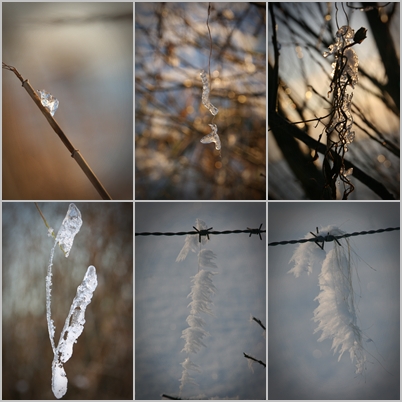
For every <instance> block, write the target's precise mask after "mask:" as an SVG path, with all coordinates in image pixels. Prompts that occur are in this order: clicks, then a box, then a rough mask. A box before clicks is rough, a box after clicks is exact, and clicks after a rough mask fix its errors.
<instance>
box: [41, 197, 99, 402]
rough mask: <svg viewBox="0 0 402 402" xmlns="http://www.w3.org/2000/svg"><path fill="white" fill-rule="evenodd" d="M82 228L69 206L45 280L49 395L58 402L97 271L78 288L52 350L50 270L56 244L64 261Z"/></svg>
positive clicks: (77, 213) (88, 274)
mask: <svg viewBox="0 0 402 402" xmlns="http://www.w3.org/2000/svg"><path fill="white" fill-rule="evenodd" d="M81 225H82V219H81V212H80V211H79V209H78V208H77V207H76V206H75V205H74V204H70V206H69V208H68V211H67V215H66V217H65V218H64V220H63V223H62V225H61V227H60V229H59V231H58V233H57V236H56V240H55V242H54V245H53V247H52V249H51V251H50V261H49V265H48V271H47V276H46V319H47V325H48V331H49V338H50V343H51V345H52V350H53V355H54V357H53V362H52V391H53V394H54V395H55V397H56V398H57V399H60V398H62V397H63V395H65V393H66V392H67V383H68V380H67V375H66V372H65V371H64V367H63V364H64V363H65V362H66V361H68V360H69V359H70V357H71V356H72V354H73V345H74V343H76V342H77V339H78V337H79V336H80V335H81V334H82V331H83V330H84V324H85V310H86V308H87V306H88V304H89V303H90V302H91V299H92V295H93V293H94V291H95V289H96V287H97V285H98V280H97V276H96V269H95V267H94V266H93V265H91V266H89V267H88V269H87V272H86V274H85V276H84V279H83V281H82V283H81V285H79V286H78V288H77V294H76V296H75V298H74V300H73V303H72V304H71V307H70V312H69V314H68V316H67V319H66V322H65V324H64V327H63V330H62V331H61V334H60V340H59V343H58V345H57V347H55V343H54V334H55V326H54V323H53V320H52V318H51V288H52V266H53V258H54V250H55V248H56V245H57V244H60V246H63V248H64V250H65V255H66V257H67V256H68V255H69V253H70V250H71V247H72V245H73V241H74V237H75V235H76V234H77V233H78V232H79V230H80V228H81Z"/></svg>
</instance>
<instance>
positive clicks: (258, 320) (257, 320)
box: [253, 317, 266, 331]
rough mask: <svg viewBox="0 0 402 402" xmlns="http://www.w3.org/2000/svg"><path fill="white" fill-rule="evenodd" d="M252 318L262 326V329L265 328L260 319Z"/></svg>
mask: <svg viewBox="0 0 402 402" xmlns="http://www.w3.org/2000/svg"><path fill="white" fill-rule="evenodd" d="M253 320H254V321H255V322H256V323H257V324H260V326H261V328H262V329H263V330H264V331H265V330H266V328H265V326H264V324H263V323H262V322H261V320H260V319H258V318H255V317H253Z"/></svg>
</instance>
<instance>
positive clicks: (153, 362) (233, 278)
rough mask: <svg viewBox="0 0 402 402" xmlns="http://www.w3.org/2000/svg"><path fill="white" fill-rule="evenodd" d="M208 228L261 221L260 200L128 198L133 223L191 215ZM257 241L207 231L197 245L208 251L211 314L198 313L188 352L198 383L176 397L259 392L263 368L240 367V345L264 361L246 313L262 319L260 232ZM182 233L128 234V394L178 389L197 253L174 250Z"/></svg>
mask: <svg viewBox="0 0 402 402" xmlns="http://www.w3.org/2000/svg"><path fill="white" fill-rule="evenodd" d="M197 218H199V219H201V220H203V221H204V222H205V223H206V224H207V225H208V227H211V226H212V227H213V228H214V230H217V231H222V230H235V229H246V228H247V227H251V228H258V227H259V225H260V224H261V223H263V228H264V229H265V228H266V224H265V222H266V205H265V203H198V202H194V203H193V202H192V203H139V202H137V203H136V205H135V223H136V227H135V231H136V233H137V232H153V231H160V232H170V231H171V232H178V231H189V230H193V228H192V226H193V225H195V220H196V219H197ZM262 238H263V241H261V240H260V239H259V238H258V236H256V235H253V236H252V237H251V238H250V237H249V236H248V234H227V235H215V236H211V240H210V241H209V242H208V243H207V244H206V245H205V246H203V247H204V248H208V249H210V250H212V251H213V252H214V253H215V254H216V255H217V259H216V260H215V262H216V264H217V265H218V269H217V270H216V272H218V274H217V275H215V276H214V277H213V283H214V285H215V287H216V289H217V292H216V294H215V295H214V296H213V304H214V305H213V312H214V315H215V316H214V317H212V316H205V314H201V316H202V318H203V319H205V322H206V324H205V327H204V329H205V330H206V331H208V333H209V336H208V337H207V338H205V344H206V348H202V350H201V351H199V352H198V353H197V354H192V355H191V356H190V358H191V361H192V362H193V363H195V364H197V365H198V366H199V367H200V369H201V370H202V372H201V373H197V372H193V373H192V374H193V378H194V380H195V382H196V383H197V384H198V386H190V385H188V386H187V385H186V386H184V389H183V394H182V397H183V398H186V399H187V398H194V397H195V398H211V397H220V398H224V397H230V398H235V397H239V398H240V399H265V395H266V380H265V378H266V369H265V368H264V367H263V366H261V365H259V364H254V366H253V368H254V373H252V372H251V370H250V369H249V368H248V365H247V361H246V359H245V358H244V357H243V352H245V353H247V354H250V355H252V356H254V357H256V358H257V359H260V360H263V361H264V362H266V346H265V345H266V339H265V338H264V337H263V330H262V328H261V327H260V326H259V325H257V324H256V323H255V322H250V321H249V319H250V315H253V316H255V317H257V318H259V319H261V320H262V322H263V323H264V324H265V323H266V269H265V266H266V235H265V234H263V235H262ZM184 240H185V236H173V237H167V236H149V237H144V236H136V238H135V286H136V289H135V294H136V299H135V306H136V310H135V373H136V378H135V392H136V394H135V398H136V399H160V397H161V394H163V393H165V394H168V395H172V396H178V393H179V386H180V383H179V378H181V375H182V367H181V365H180V364H181V363H182V362H183V361H184V359H185V358H186V354H185V353H184V352H181V350H182V349H183V347H184V339H181V335H182V331H183V330H184V329H185V328H187V326H188V325H187V323H186V318H187V316H188V315H189V311H190V310H189V308H188V303H189V302H190V299H189V298H187V295H188V294H189V293H190V291H191V277H192V276H194V275H195V274H196V273H197V256H196V254H195V253H192V252H190V253H189V254H188V256H187V258H186V259H185V260H184V261H182V262H176V257H177V255H178V254H179V252H180V250H181V249H182V247H183V245H184Z"/></svg>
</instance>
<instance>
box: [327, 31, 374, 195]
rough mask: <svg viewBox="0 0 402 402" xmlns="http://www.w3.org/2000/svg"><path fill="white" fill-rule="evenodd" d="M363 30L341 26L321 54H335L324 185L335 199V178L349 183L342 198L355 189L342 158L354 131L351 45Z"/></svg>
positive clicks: (355, 59)
mask: <svg viewBox="0 0 402 402" xmlns="http://www.w3.org/2000/svg"><path fill="white" fill-rule="evenodd" d="M366 32H367V29H366V28H360V29H359V30H358V31H357V32H356V34H355V33H354V30H353V29H352V28H350V27H349V26H348V25H344V26H342V27H341V28H339V29H338V31H337V33H336V41H335V43H333V44H332V45H330V46H329V51H328V52H324V54H323V56H324V57H328V56H329V55H332V54H333V55H334V56H335V62H334V63H332V74H331V76H332V81H331V84H330V91H329V92H328V96H329V94H330V93H331V92H332V93H333V101H332V113H331V118H330V121H329V123H328V124H327V126H326V128H325V132H326V134H327V144H328V146H327V153H326V155H325V160H324V174H325V178H326V187H329V188H330V189H331V193H332V198H334V199H335V198H336V190H335V186H336V182H337V179H338V178H339V179H340V180H341V181H342V182H344V183H345V184H346V185H347V186H348V188H347V189H346V190H345V191H344V199H347V197H348V195H349V194H350V193H351V192H352V191H353V190H354V187H353V185H352V183H351V182H350V181H349V179H348V178H347V176H350V175H351V174H352V173H353V169H349V170H346V169H345V166H344V162H343V158H344V154H345V152H347V151H348V146H349V144H351V143H352V142H353V140H354V138H355V132H354V131H352V126H353V116H352V113H351V108H352V98H353V89H354V87H355V85H356V83H357V81H358V79H359V76H358V66H359V60H358V57H357V54H356V52H355V51H354V49H352V46H354V45H355V44H356V43H359V44H360V43H362V42H363V40H364V39H365V38H366ZM350 88H351V89H350ZM348 90H349V92H348ZM332 151H333V152H336V153H337V154H338V155H339V156H340V157H341V163H340V164H339V166H337V165H336V163H335V162H333V160H334V158H333V155H331V152H332ZM331 164H332V166H331Z"/></svg>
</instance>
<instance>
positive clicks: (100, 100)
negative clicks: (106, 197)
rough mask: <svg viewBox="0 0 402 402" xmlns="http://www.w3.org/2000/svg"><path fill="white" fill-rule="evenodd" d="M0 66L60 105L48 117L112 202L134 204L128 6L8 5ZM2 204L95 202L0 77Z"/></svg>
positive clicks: (33, 109) (29, 106)
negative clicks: (7, 201)
mask: <svg viewBox="0 0 402 402" xmlns="http://www.w3.org/2000/svg"><path fill="white" fill-rule="evenodd" d="M2 8H3V62H5V63H6V64H8V65H12V66H14V67H15V68H16V69H17V70H18V71H19V73H20V74H21V75H22V76H23V78H24V79H28V80H29V82H30V83H31V85H32V86H33V87H34V88H35V89H44V90H46V91H47V92H50V93H51V94H52V95H53V96H54V97H56V98H57V99H58V100H59V102H60V104H59V108H58V110H57V111H56V113H55V115H54V118H55V119H56V121H57V122H58V123H59V125H60V127H61V128H62V130H63V131H64V133H65V134H66V135H67V137H68V138H69V139H70V141H71V142H72V143H73V145H74V146H75V147H76V148H77V149H79V150H80V151H81V154H82V155H83V156H84V158H85V159H86V161H87V162H88V164H89V165H90V167H91V168H92V170H93V171H94V172H95V174H96V175H97V177H98V178H99V180H100V181H101V182H102V184H103V185H104V187H105V188H106V190H107V191H108V192H109V194H110V195H111V197H112V198H113V199H121V200H127V199H130V200H131V199H132V197H133V4H132V3H114V2H113V3H4V4H2ZM2 99H3V109H2V110H3V199H15V200H27V199H39V200H46V199H82V200H86V199H100V196H99V195H98V193H97V191H96V190H95V189H94V187H93V186H92V184H91V183H90V182H89V180H88V178H87V177H86V176H85V174H84V173H83V172H82V170H81V169H80V168H79V166H78V164H77V163H76V162H75V160H73V159H72V158H71V155H70V153H69V151H68V150H67V149H66V148H65V146H64V145H63V144H62V142H61V141H60V139H59V137H58V136H57V135H56V134H55V132H54V131H53V129H52V128H51V127H50V125H49V123H48V122H47V121H46V119H45V118H44V116H43V115H42V113H41V112H40V110H39V109H38V107H37V106H36V105H35V103H34V102H33V100H32V99H31V98H30V97H29V95H28V94H27V92H26V91H25V89H24V88H22V87H21V82H20V81H19V80H18V79H17V77H16V76H15V75H14V73H13V72H11V71H8V70H4V69H3V98H2Z"/></svg>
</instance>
